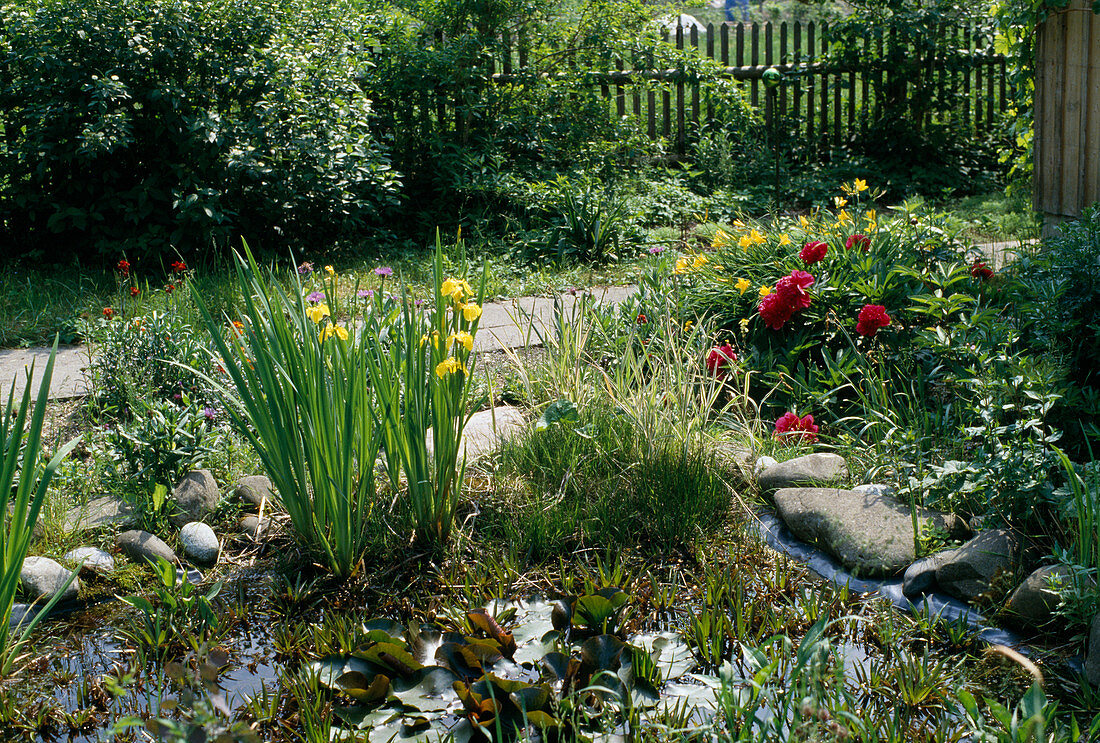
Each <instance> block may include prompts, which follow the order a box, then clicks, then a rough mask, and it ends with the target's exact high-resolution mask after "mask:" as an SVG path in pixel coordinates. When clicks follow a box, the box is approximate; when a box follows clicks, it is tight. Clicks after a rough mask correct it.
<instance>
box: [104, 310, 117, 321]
mask: <svg viewBox="0 0 1100 743" xmlns="http://www.w3.org/2000/svg"><path fill="white" fill-rule="evenodd" d="M103 316H104V317H105V318H107V319H108V320H110V319H111V318H112V317H114V316H115V311H114V310H113V309H111V308H110V307H104V308H103Z"/></svg>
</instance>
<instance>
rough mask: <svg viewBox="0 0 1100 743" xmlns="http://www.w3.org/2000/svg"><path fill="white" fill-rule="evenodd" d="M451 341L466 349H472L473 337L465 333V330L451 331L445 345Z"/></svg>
mask: <svg viewBox="0 0 1100 743" xmlns="http://www.w3.org/2000/svg"><path fill="white" fill-rule="evenodd" d="M452 343H459V344H461V345H462V346H464V347H465V348H466V350H467V351H472V350H474V337H473V336H472V335H470V334H469V333H467V332H466V331H465V330H462V331H459V332H458V333H451V334H450V335H448V336H447V345H450V344H452Z"/></svg>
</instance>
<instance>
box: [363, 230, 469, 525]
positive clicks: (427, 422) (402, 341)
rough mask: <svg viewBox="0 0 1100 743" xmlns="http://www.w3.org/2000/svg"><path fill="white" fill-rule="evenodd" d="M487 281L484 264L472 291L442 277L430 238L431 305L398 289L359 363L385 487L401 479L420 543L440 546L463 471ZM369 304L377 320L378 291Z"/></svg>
mask: <svg viewBox="0 0 1100 743" xmlns="http://www.w3.org/2000/svg"><path fill="white" fill-rule="evenodd" d="M487 277H488V266H486V267H485V270H483V272H482V277H481V283H480V285H479V287H478V289H476V290H475V289H474V288H473V287H471V286H470V284H469V283H468V282H467V281H466V280H465V279H455V278H446V279H444V278H443V250H442V246H441V244H440V242H439V238H438V235H437V237H436V250H435V261H434V265H433V279H434V280H433V284H432V299H433V300H434V302H433V305H432V306H431V307H430V308H418V307H417V306H416V305H415V304H414V303H412V302H410V301H409V300H408V298H407V295H406V294H405V292H404V291H402V295H403V299H402V301H401V303H400V310H399V314H398V315H397V316H396V317H394V321H393V322H389V323H385V324H383V325H381V326H379V327H377V328H376V332H377V334H376V335H374V338H375V340H376V341H377V342H376V343H374V344H372V345H371V347H370V351H369V353H368V354H367V357H366V362H367V370H368V372H369V375H370V382H371V384H372V385H373V387H374V394H375V401H376V406H377V416H378V425H379V427H380V429H381V433H382V436H383V440H384V442H385V449H386V465H387V470H388V474H389V477H390V482H391V484H392V485H393V487H394V489H395V490H396V489H398V488H399V487H400V473H401V472H402V471H403V472H404V473H405V478H406V481H407V484H406V487H407V488H408V501H407V502H408V505H409V508H410V511H411V513H412V517H413V524H414V528H415V530H416V537H417V539H418V541H420V542H421V543H423V544H436V545H439V544H443V543H445V542H446V541H447V539H448V538H449V537H450V533H451V527H452V525H453V524H454V514H455V508H456V506H457V504H458V496H459V490H460V489H461V486H462V482H463V479H464V477H465V470H466V460H465V455H464V453H463V452H462V450H461V446H462V432H463V430H464V429H465V427H466V422H467V421H468V420H469V413H468V412H467V400H468V398H469V392H470V379H471V376H472V372H473V369H472V367H473V363H474V360H475V355H474V354H473V347H474V336H475V335H476V334H477V328H478V324H479V322H480V318H481V303H482V300H483V299H484V297H485V282H486V279H487ZM374 299H375V307H376V309H377V310H378V312H376V313H375V316H376V317H377V316H379V315H380V314H381V308H382V307H383V302H384V301H385V300H384V299H383V298H382V296H381V292H378V293H376V295H375V298H374ZM429 435H430V438H431V444H432V445H431V447H429V446H428V439H429Z"/></svg>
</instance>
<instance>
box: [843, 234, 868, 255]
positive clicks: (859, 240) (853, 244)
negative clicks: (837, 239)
mask: <svg viewBox="0 0 1100 743" xmlns="http://www.w3.org/2000/svg"><path fill="white" fill-rule="evenodd" d="M844 247H845V248H846V249H847V250H851V249H852V248H862V249H863V252H864V253H866V252H867V251H868V250H870V249H871V238H869V237H867V236H866V235H861V234H859V233H858V232H857V233H856V234H854V235H852V236H851V237H849V238H848V241H847V242H846V243H844Z"/></svg>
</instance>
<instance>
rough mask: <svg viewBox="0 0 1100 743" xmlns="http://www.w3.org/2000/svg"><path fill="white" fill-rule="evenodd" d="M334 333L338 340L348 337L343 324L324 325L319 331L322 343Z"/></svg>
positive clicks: (344, 339)
mask: <svg viewBox="0 0 1100 743" xmlns="http://www.w3.org/2000/svg"><path fill="white" fill-rule="evenodd" d="M334 335H335V336H336V337H337V338H339V339H340V340H342V341H346V340H347V339H348V329H347V328H345V327H344V326H343V325H326V326H325V327H323V328H321V333H320V336H319V337H320V339H321V342H322V343H324V342H325V341H326V340H328V339H329V338H331V337H332V336H334Z"/></svg>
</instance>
